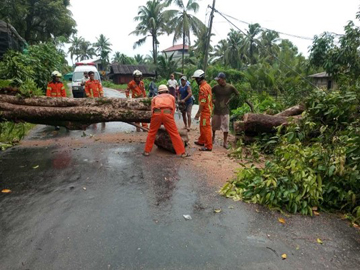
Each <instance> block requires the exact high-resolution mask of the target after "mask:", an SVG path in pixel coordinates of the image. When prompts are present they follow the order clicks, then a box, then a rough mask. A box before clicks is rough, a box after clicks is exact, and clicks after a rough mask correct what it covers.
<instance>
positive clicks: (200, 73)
mask: <svg viewBox="0 0 360 270" xmlns="http://www.w3.org/2000/svg"><path fill="white" fill-rule="evenodd" d="M191 77H192V78H195V79H196V78H205V72H204V71H203V70H202V69H198V70H195V72H194V74H193V75H192V76H191Z"/></svg>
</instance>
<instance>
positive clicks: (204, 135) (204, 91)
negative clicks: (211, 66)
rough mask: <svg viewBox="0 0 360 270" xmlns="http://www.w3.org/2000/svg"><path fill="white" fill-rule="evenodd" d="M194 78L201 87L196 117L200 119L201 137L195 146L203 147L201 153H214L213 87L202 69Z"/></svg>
mask: <svg viewBox="0 0 360 270" xmlns="http://www.w3.org/2000/svg"><path fill="white" fill-rule="evenodd" d="M192 77H193V78H194V79H195V80H196V83H197V84H198V85H199V111H198V112H197V114H196V116H195V120H199V118H200V137H199V139H198V141H197V142H195V144H196V145H200V146H203V147H202V148H200V149H199V150H200V151H212V147H213V144H212V139H211V123H210V118H211V113H212V108H213V104H212V92H211V86H210V85H209V84H208V83H207V82H206V81H205V73H204V71H203V70H201V69H198V70H196V71H195V72H194V75H193V76H192Z"/></svg>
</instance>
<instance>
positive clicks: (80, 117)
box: [0, 95, 151, 129]
mask: <svg viewBox="0 0 360 270" xmlns="http://www.w3.org/2000/svg"><path fill="white" fill-rule="evenodd" d="M0 117H1V118H2V119H3V120H8V121H16V122H22V121H25V122H29V123H34V124H46V125H56V126H64V127H66V128H68V129H84V128H86V127H87V126H88V125H90V124H94V123H99V122H111V121H121V122H147V123H149V122H150V119H151V101H150V99H148V98H139V99H124V98H96V99H73V98H48V97H35V98H22V97H17V96H8V95H0Z"/></svg>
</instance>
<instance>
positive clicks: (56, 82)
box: [46, 70, 66, 130]
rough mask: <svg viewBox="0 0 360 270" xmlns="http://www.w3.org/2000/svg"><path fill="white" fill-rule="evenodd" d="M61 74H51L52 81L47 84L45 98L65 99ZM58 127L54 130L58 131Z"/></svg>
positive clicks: (55, 72)
mask: <svg viewBox="0 0 360 270" xmlns="http://www.w3.org/2000/svg"><path fill="white" fill-rule="evenodd" d="M61 76H62V75H61V73H60V72H59V71H56V70H55V71H54V72H53V73H51V77H52V81H51V82H49V83H48V84H47V87H46V96H47V97H66V89H65V86H64V84H63V83H62V82H61V81H60V78H61ZM59 129H60V127H59V126H55V130H59Z"/></svg>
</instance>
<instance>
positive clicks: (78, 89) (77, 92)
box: [71, 62, 101, 98]
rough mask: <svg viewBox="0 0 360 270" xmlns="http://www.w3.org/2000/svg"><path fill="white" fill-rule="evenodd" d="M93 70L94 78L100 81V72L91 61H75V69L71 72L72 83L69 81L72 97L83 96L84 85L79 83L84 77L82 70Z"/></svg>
mask: <svg viewBox="0 0 360 270" xmlns="http://www.w3.org/2000/svg"><path fill="white" fill-rule="evenodd" d="M89 71H93V72H94V75H95V78H94V79H95V80H98V81H100V83H101V79H100V74H99V72H98V70H97V68H96V66H95V64H93V63H86V64H84V63H81V62H80V63H76V64H75V70H74V72H73V76H72V83H71V89H72V93H73V97H74V98H83V97H85V86H84V85H81V81H82V79H83V77H84V72H89Z"/></svg>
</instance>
